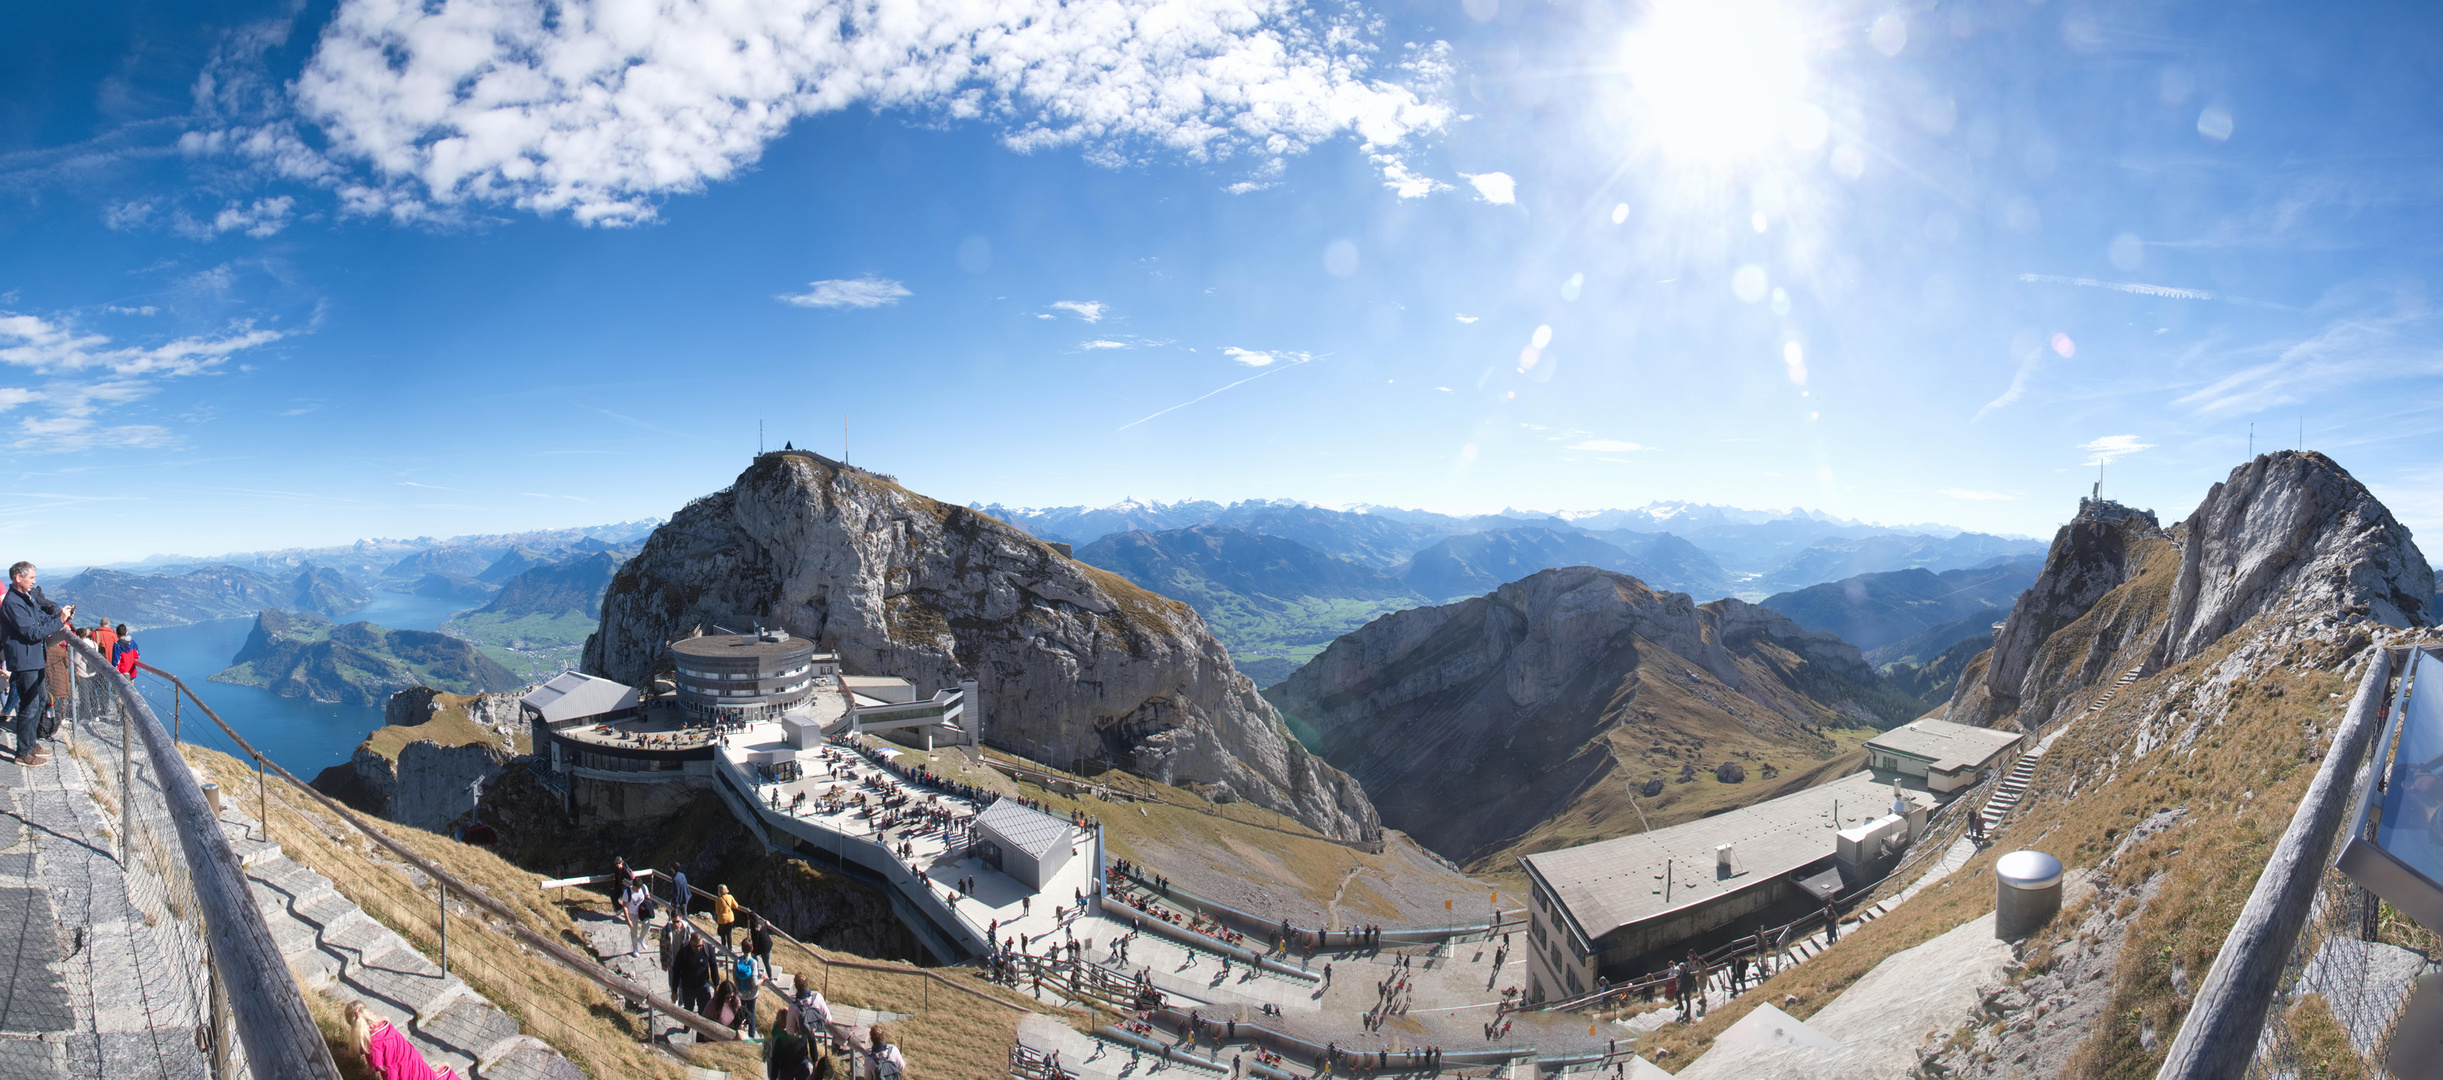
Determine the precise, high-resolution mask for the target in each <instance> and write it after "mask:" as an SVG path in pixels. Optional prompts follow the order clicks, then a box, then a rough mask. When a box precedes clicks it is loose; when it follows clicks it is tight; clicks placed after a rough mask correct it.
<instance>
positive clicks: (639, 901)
mask: <svg viewBox="0 0 2443 1080" xmlns="http://www.w3.org/2000/svg"><path fill="white" fill-rule="evenodd" d="M644 909H645V893H644V890H642V889H639V888H637V887H636V886H635V885H634V884H630V885H629V886H628V891H627V893H626V894H625V895H623V896H621V897H620V898H619V911H620V913H621V914H622V915H625V916H627V919H628V955H630V956H634V955H636V954H637V953H638V952H640V951H642V950H643V949H644V947H645V910H644Z"/></svg>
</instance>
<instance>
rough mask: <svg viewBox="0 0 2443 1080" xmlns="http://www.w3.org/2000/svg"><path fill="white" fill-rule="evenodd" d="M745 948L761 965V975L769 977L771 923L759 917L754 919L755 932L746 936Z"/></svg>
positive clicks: (770, 966)
mask: <svg viewBox="0 0 2443 1080" xmlns="http://www.w3.org/2000/svg"><path fill="white" fill-rule="evenodd" d="M747 947H748V950H749V951H751V952H753V953H754V954H755V961H756V962H757V963H760V964H762V965H763V973H764V974H765V975H770V974H771V973H772V921H771V920H770V919H766V918H764V917H763V916H761V915H758V916H756V917H755V931H754V932H753V933H751V934H748V935H747Z"/></svg>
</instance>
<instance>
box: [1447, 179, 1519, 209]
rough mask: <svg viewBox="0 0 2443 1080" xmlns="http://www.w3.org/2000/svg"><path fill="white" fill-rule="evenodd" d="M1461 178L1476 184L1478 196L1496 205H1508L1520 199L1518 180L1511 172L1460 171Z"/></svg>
mask: <svg viewBox="0 0 2443 1080" xmlns="http://www.w3.org/2000/svg"><path fill="white" fill-rule="evenodd" d="M1459 178H1460V179H1462V180H1465V181H1467V182H1468V183H1469V184H1471V185H1474V186H1475V188H1476V197H1477V198H1479V199H1483V200H1484V201H1486V202H1489V203H1492V204H1494V205H1495V206H1508V205H1510V204H1511V203H1514V202H1517V201H1518V181H1516V180H1512V179H1510V174H1509V173H1498V172H1489V173H1460V174H1459Z"/></svg>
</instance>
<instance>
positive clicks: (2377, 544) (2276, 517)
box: [1946, 451, 2434, 729]
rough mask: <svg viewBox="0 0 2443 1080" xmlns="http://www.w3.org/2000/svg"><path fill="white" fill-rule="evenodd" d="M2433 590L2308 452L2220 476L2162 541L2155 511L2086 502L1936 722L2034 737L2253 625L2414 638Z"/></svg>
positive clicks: (2408, 549) (2376, 517)
mask: <svg viewBox="0 0 2443 1080" xmlns="http://www.w3.org/2000/svg"><path fill="white" fill-rule="evenodd" d="M2433 591H2434V572H2433V570H2432V569H2431V568H2430V567H2429V566H2428V565H2427V563H2426V559H2425V556H2424V555H2423V554H2421V553H2420V552H2419V551H2418V549H2417V545H2416V543H2415V542H2414V541H2412V540H2411V539H2410V536H2409V531H2408V530H2407V529H2406V528H2403V527H2402V526H2401V525H2400V523H2399V522H2397V521H2395V520H2394V519H2393V517H2392V514H2391V512H2390V511H2388V510H2386V509H2385V508H2384V507H2383V505H2382V504H2381V503H2379V502H2377V501H2376V500H2375V498H2374V496H2372V495H2370V494H2368V492H2367V490H2366V488H2365V487H2364V486H2363V485H2361V484H2359V483H2358V481H2357V480H2356V479H2354V478H2352V477H2351V476H2350V474H2349V473H2348V472H2347V471H2345V470H2343V469H2342V468H2341V466H2339V465H2337V464H2335V463H2334V462H2333V461H2332V459H2330V458H2327V457H2325V456H2324V455H2322V454H2319V453H2315V452H2312V451H2310V452H2306V453H2297V452H2292V451H2283V452H2280V453H2274V454H2266V455H2264V456H2262V457H2259V458H2257V459H2256V460H2254V461H2251V462H2249V463H2247V464H2245V465H2242V466H2240V467H2239V468H2237V469H2234V470H2232V473H2231V476H2230V478H2229V479H2227V480H2225V481H2224V482H2222V483H2220V484H2217V485H2215V486H2214V488H2213V489H2212V490H2211V491H2209V492H2208V493H2207V495H2206V498H2205V501H2204V502H2203V503H2201V504H2199V506H2198V507H2197V510H2196V511H2195V512H2194V513H2192V514H2190V515H2189V517H2188V519H2187V520H2185V521H2183V522H2181V523H2180V524H2179V525H2178V526H2177V527H2175V528H2174V529H2173V530H2172V532H2170V533H2169V534H2166V533H2164V532H2163V531H2162V530H2160V529H2159V528H2157V527H2156V525H2155V521H2154V516H2153V515H2152V514H2151V513H2147V512H2144V511H2135V510H2130V509H2128V508H2126V507H2122V506H2120V505H2119V504H2116V503H2109V502H2094V501H2082V502H2081V504H2080V509H2079V515H2078V517H2077V518H2076V519H2073V520H2072V521H2071V522H2070V524H2068V525H2065V526H2063V527H2062V529H2061V531H2060V532H2059V533H2058V534H2056V535H2055V537H2054V539H2053V548H2052V551H2051V552H2050V553H2049V554H2048V555H2047V556H2046V557H2045V568H2044V572H2043V573H2042V574H2040V575H2038V577H2037V579H2036V583H2035V584H2034V585H2033V586H2031V587H2030V588H2029V589H2028V591H2027V593H2026V594H2025V595H2024V596H2022V597H2020V598H2019V602H2018V604H2017V605H2016V606H2014V607H2013V608H2012V609H2011V615H2010V619H2009V621H2008V622H2006V623H2005V624H2004V625H2003V628H2002V632H2001V633H2000V635H1998V636H1997V637H1996V638H1995V641H1994V648H1993V651H1992V652H1991V653H1989V654H1987V655H1986V656H1985V657H1984V658H1983V659H1982V660H1980V661H1978V662H1977V663H1975V664H1972V665H1971V667H1970V670H1969V672H1968V673H1967V675H1965V676H1963V677H1962V678H1961V680H1960V682H1959V686H1958V689H1957V690H1956V692H1955V693H1954V694H1953V696H1952V699H1951V702H1950V705H1949V706H1948V708H1947V710H1946V716H1947V717H1948V718H1949V719H1951V720H1955V721H1958V722H1960V723H1968V724H1980V725H1996V724H2005V723H2016V724H2018V725H2021V726H2024V727H2028V728H2031V729H2032V728H2035V727H2038V726H2040V725H2042V724H2044V723H2046V722H2048V721H2050V720H2053V719H2055V718H2057V717H2059V716H2061V715H2063V714H2065V713H2068V712H2071V711H2074V710H2076V709H2080V708H2083V707H2085V704H2086V703H2087V702H2088V701H2089V700H2091V699H2092V698H2093V697H2094V696H2095V695H2096V693H2097V692H2099V691H2100V688H2101V686H2103V685H2106V684H2109V683H2110V682H2111V681H2112V680H2113V679H2115V678H2117V677H2119V676H2120V675H2121V674H2122V673H2124V672H2126V671H2128V670H2131V669H2134V668H2141V667H2142V668H2144V669H2146V670H2148V671H2155V670H2161V669H2163V668H2166V667H2170V666H2173V665H2176V664H2179V663H2181V662H2182V661H2185V660H2187V659H2189V658H2190V657H2193V656H2196V655H2198V654H2199V653H2201V652H2202V651H2204V650H2205V649H2206V648H2207V647H2209V646H2211V645H2212V644H2213V643H2214V642H2216V641H2217V640H2220V639H2221V638H2222V637H2224V636H2225V635H2227V634H2229V633H2231V632H2232V631H2234V630H2237V629H2239V628H2240V627H2241V626H2243V625H2245V624H2247V623H2248V622H2249V621H2250V620H2252V619H2256V618H2258V617H2260V616H2268V615H2273V616H2281V617H2284V618H2293V617H2295V618H2302V619H2339V620H2345V621H2346V620H2364V621H2372V622H2375V623H2380V624H2383V625H2386V626H2391V627H2405V626H2424V625H2427V624H2428V620H2429V617H2430V616H2429V615H2428V612H2427V603H2426V599H2425V598H2427V597H2429V596H2430V595H2431V594H2432V593H2433Z"/></svg>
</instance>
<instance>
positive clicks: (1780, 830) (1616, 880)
mask: <svg viewBox="0 0 2443 1080" xmlns="http://www.w3.org/2000/svg"><path fill="white" fill-rule="evenodd" d="M1903 797H1904V798H1907V799H1908V800H1909V801H1910V802H1912V803H1915V804H1918V805H1931V804H1932V800H1931V799H1930V798H1929V797H1928V796H1926V795H1925V794H1923V793H1921V792H1907V793H1905V794H1904V796H1903ZM1891 803H1892V788H1891V787H1890V786H1889V785H1885V784H1879V783H1877V782H1876V781H1875V775H1874V774H1873V773H1871V772H1859V773H1853V774H1851V775H1849V776H1846V777H1843V778H1841V779H1839V780H1835V781H1833V782H1831V783H1829V784H1824V785H1821V786H1818V787H1811V788H1807V789H1806V790H1803V791H1796V792H1792V793H1790V794H1788V795H1784V796H1781V797H1780V798H1777V799H1767V800H1765V801H1764V802H1760V803H1757V804H1755V805H1754V806H1744V807H1741V808H1739V809H1737V810H1732V811H1729V812H1727V813H1722V814H1716V815H1714V816H1712V817H1709V818H1700V819H1698V820H1696V821H1691V822H1688V823H1686V824H1684V825H1674V826H1672V827H1670V828H1668V829H1656V830H1653V831H1652V832H1644V833H1639V834H1637V835H1635V836H1622V837H1615V838H1613V839H1610V840H1599V841H1596V842H1595V843H1592V844H1585V845H1581V846H1579V847H1573V848H1563V849H1561V850H1559V851H1547V852H1543V853H1541V854H1536V855H1526V856H1521V857H1520V858H1519V860H1518V861H1519V862H1520V863H1521V864H1522V865H1524V866H1525V867H1526V868H1527V872H1528V873H1529V874H1530V875H1532V876H1533V877H1534V878H1535V879H1536V880H1538V881H1540V882H1542V883H1543V885H1544V887H1545V888H1546V889H1547V890H1549V891H1550V893H1551V895H1552V897H1553V899H1554V900H1556V901H1558V902H1559V903H1560V905H1561V908H1562V911H1563V914H1565V915H1567V916H1568V918H1569V920H1570V921H1571V922H1572V923H1574V924H1575V925H1576V928H1577V930H1578V932H1579V933H1580V934H1582V935H1583V936H1584V937H1585V938H1586V939H1587V940H1588V941H1589V942H1592V941H1594V940H1595V939H1598V938H1601V937H1603V936H1604V935H1605V934H1608V933H1611V932H1612V931H1614V930H1617V929H1619V928H1621V927H1623V926H1627V925H1629V924H1631V923H1637V922H1643V921H1645V920H1647V919H1651V918H1653V917H1655V916H1657V915H1661V914H1664V913H1666V912H1670V911H1676V910H1678V909H1680V908H1685V907H1688V906H1691V905H1694V904H1702V903H1704V902H1706V901H1708V900H1712V899H1715V898H1717V897H1722V896H1727V895H1729V894H1731V893H1735V892H1738V891H1740V890H1742V889H1746V888H1749V887H1751V886H1754V885H1759V884H1763V883H1765V882H1769V881H1772V880H1774V879H1775V878H1778V877H1780V876H1781V875H1784V874H1787V873H1790V872H1792V871H1795V870H1799V869H1802V868H1804V867H1805V866H1807V864H1809V863H1812V862H1815V861H1817V860H1819V859H1827V858H1830V857H1832V855H1833V853H1834V851H1835V850H1836V849H1837V847H1838V841H1837V840H1836V839H1835V835H1834V834H1835V832H1836V831H1837V830H1838V829H1839V828H1840V827H1843V826H1848V825H1855V824H1858V823H1860V822H1864V821H1872V820H1874V819H1876V818H1879V817H1882V816H1883V815H1885V814H1888V813H1890V812H1891ZM1836 806H1837V807H1838V808H1839V813H1840V820H1839V821H1838V822H1835V821H1834V819H1833V813H1834V808H1835V807H1836ZM1723 844H1729V845H1731V873H1730V874H1729V875H1728V876H1721V875H1719V874H1718V873H1717V871H1716V868H1715V855H1714V849H1715V848H1717V847H1719V846H1720V845H1723ZM1666 865H1668V866H1669V867H1670V871H1669V884H1670V889H1671V893H1670V895H1669V896H1668V897H1665V896H1664V895H1663V888H1664V884H1665V880H1664V879H1665V871H1664V867H1665V866H1666Z"/></svg>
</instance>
